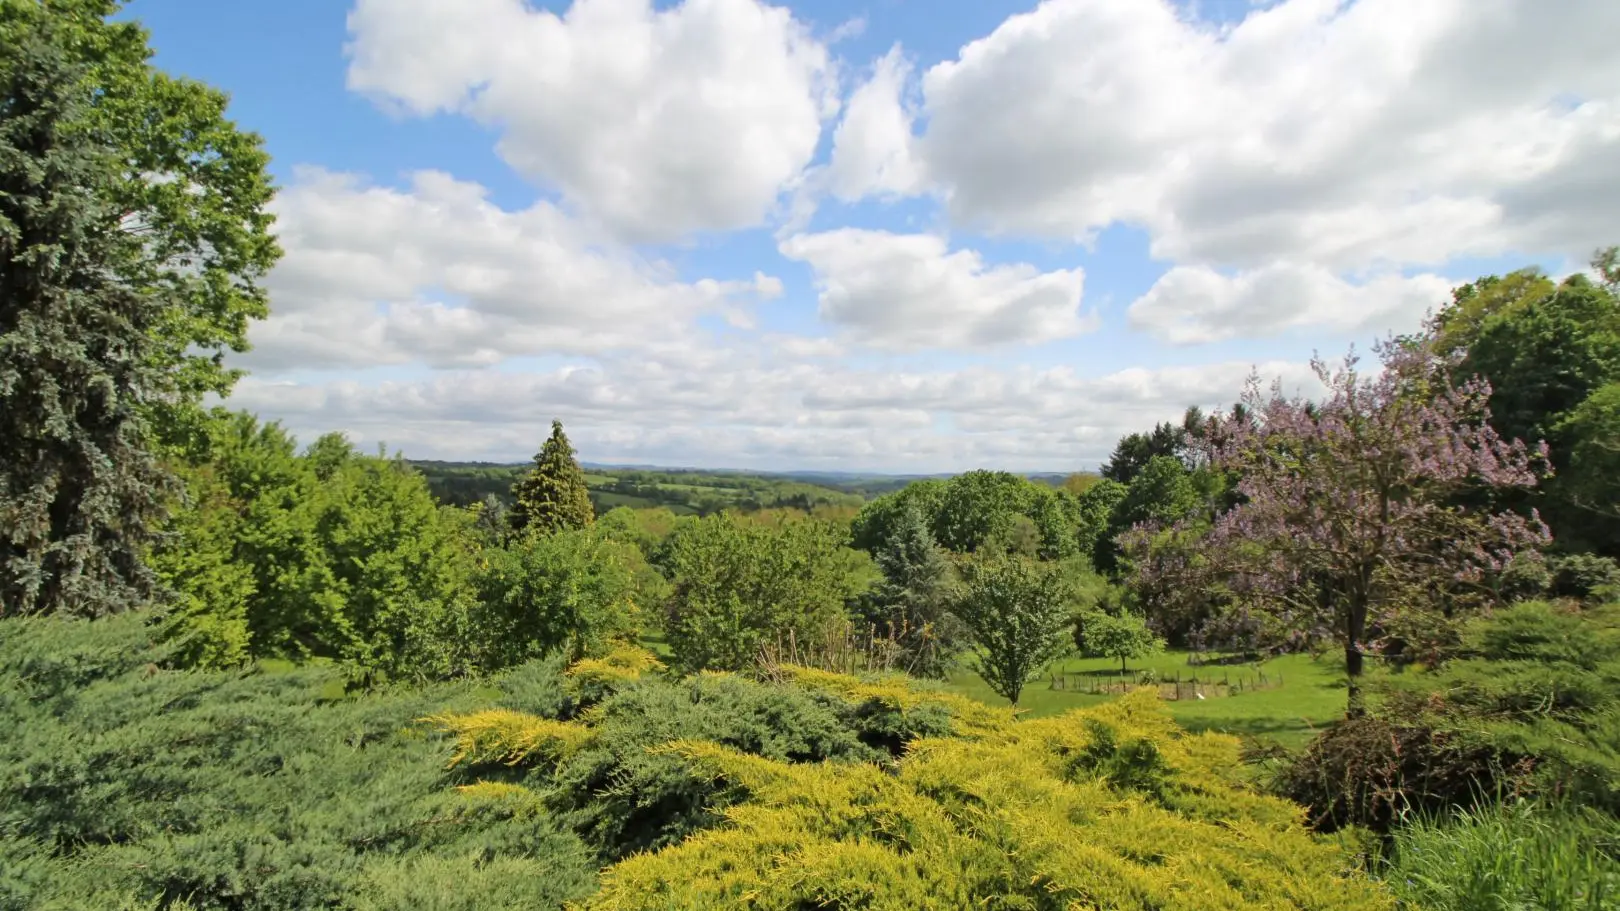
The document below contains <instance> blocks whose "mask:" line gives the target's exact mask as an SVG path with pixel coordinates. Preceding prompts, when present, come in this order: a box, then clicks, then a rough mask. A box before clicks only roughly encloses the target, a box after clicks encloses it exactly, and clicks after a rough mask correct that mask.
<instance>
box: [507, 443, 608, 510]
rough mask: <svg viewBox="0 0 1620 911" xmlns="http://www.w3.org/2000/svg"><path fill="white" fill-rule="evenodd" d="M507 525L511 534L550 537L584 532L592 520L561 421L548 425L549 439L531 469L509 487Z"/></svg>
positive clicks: (580, 471)
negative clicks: (577, 530) (569, 531)
mask: <svg viewBox="0 0 1620 911" xmlns="http://www.w3.org/2000/svg"><path fill="white" fill-rule="evenodd" d="M512 501H513V502H512V509H511V511H510V512H508V513H507V521H508V522H509V523H510V524H511V526H512V530H513V531H514V532H518V533H522V532H525V531H529V530H533V531H536V532H539V533H541V534H551V533H553V532H558V531H562V530H563V529H567V528H584V527H585V526H587V525H590V524H591V523H592V522H594V521H595V520H596V513H595V511H594V510H593V509H592V508H591V498H590V495H589V494H588V492H587V491H586V488H585V472H584V470H583V469H581V468H580V467H579V462H578V461H576V460H575V459H574V447H573V445H572V444H571V443H569V442H568V435H567V434H565V433H563V426H562V422H561V421H552V422H551V438H550V439H548V440H546V442H545V444H544V445H542V446H541V447H540V451H539V452H538V453H536V454H535V457H534V467H533V468H531V469H530V470H529V473H528V474H527V475H525V476H524V477H523V478H522V479H521V480H519V481H518V482H517V483H516V484H513V485H512Z"/></svg>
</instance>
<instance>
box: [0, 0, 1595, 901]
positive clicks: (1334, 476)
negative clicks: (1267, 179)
mask: <svg viewBox="0 0 1620 911" xmlns="http://www.w3.org/2000/svg"><path fill="white" fill-rule="evenodd" d="M118 7H119V4H117V3H115V2H112V0H52V2H49V3H43V2H37V0H0V730H3V731H5V732H6V736H3V737H0V911H10V909H18V911H21V909H80V908H96V909H143V911H159V909H162V911H182V909H194V911H201V909H251V911H272V909H309V908H333V909H356V911H381V909H400V911H403V909H431V911H451V909H517V908H524V909H534V908H542V909H543V908H572V909H581V911H583V909H603V911H606V909H642V908H645V909H655V908H656V909H673V908H680V909H706V908H715V909H720V908H753V909H762V911H763V909H780V911H795V909H804V908H834V909H855V908H863V909H914V908H924V909H926V908H938V909H961V908H966V907H985V908H1006V909H1060V908H1061V909H1109V911H1113V909H1120V911H1125V909H1130V911H1148V909H1156V911H1171V909H1175V911H1206V909H1211V911H1212V909H1255V908H1258V909H1278V911H1281V909H1313V911H1350V909H1357V911H1360V909H1366V911H1373V909H1397V908H1402V909H1407V908H1410V909H1419V908H1421V909H1432V911H1491V909H1500V911H1509V909H1557V911H1595V909H1601V908H1613V907H1617V906H1620V562H1617V561H1620V543H1617V542H1620V535H1617V532H1620V251H1617V249H1616V248H1613V247H1611V248H1607V249H1604V250H1600V251H1598V252H1597V253H1596V254H1595V255H1594V257H1593V260H1592V263H1591V268H1590V271H1589V272H1583V273H1578V274H1574V275H1571V276H1569V277H1567V278H1564V279H1561V280H1554V279H1553V278H1551V277H1549V276H1547V275H1545V274H1543V273H1542V272H1540V271H1538V270H1536V269H1525V270H1522V271H1518V272H1513V273H1510V274H1507V275H1499V276H1485V277H1482V278H1480V279H1478V280H1477V281H1474V282H1471V283H1469V284H1465V285H1462V286H1460V287H1457V288H1456V289H1455V290H1454V291H1453V294H1452V299H1451V301H1450V302H1448V303H1446V304H1445V306H1443V307H1440V308H1439V309H1438V310H1437V311H1436V312H1435V313H1434V314H1433V315H1432V317H1431V318H1430V319H1429V320H1428V321H1427V322H1426V323H1425V325H1424V326H1423V328H1422V329H1421V330H1420V331H1418V332H1416V333H1413V334H1411V335H1407V336H1398V337H1392V338H1388V339H1386V340H1385V341H1383V342H1382V343H1380V344H1379V345H1378V346H1376V347H1375V349H1374V350H1373V351H1372V352H1371V357H1370V358H1360V357H1358V356H1357V355H1355V354H1354V353H1352V354H1351V355H1349V356H1346V357H1343V358H1340V359H1336V360H1329V359H1320V358H1319V359H1318V360H1317V361H1315V368H1316V372H1317V375H1318V377H1319V379H1320V380H1321V383H1322V388H1323V389H1324V390H1325V391H1324V392H1323V393H1322V394H1320V395H1317V396H1314V397H1312V398H1303V397H1299V396H1296V395H1292V394H1288V393H1286V392H1285V391H1284V390H1283V389H1282V388H1281V387H1279V386H1268V385H1266V384H1265V383H1263V382H1262V381H1261V380H1260V379H1259V378H1256V379H1255V380H1253V381H1251V383H1250V384H1249V385H1248V387H1247V388H1245V389H1241V390H1238V389H1234V390H1232V396H1233V399H1232V404H1231V405H1230V406H1228V407H1226V408H1223V409H1220V410H1218V411H1213V412H1206V411H1203V410H1200V409H1197V408H1193V409H1189V410H1188V411H1187V412H1186V414H1185V415H1184V417H1183V419H1182V420H1180V421H1179V422H1167V423H1161V424H1159V425H1157V426H1155V427H1152V428H1143V430H1142V431H1141V432H1139V433H1132V434H1129V435H1127V436H1126V437H1124V438H1123V439H1121V440H1120V441H1119V443H1118V445H1117V447H1116V448H1115V449H1114V451H1113V454H1112V456H1111V457H1110V458H1109V459H1108V461H1107V462H1106V463H1105V464H1104V465H1103V466H1102V468H1101V470H1100V471H1099V472H1095V473H1091V472H1076V473H1074V474H1073V475H1070V476H1068V477H1053V478H1047V477H1038V478H1030V477H1025V476H1021V475H1018V474H1013V473H1009V472H1004V471H994V470H978V471H970V472H967V473H964V474H960V475H955V476H950V477H930V478H917V479H898V480H895V479H890V480H884V479H874V478H865V477H850V478H837V477H832V476H815V477H804V476H789V475H782V476H764V475H745V474H741V473H724V472H710V473H701V472H691V471H685V472H679V471H673V470H655V469H639V468H638V469H626V468H611V469H610V468H603V467H601V466H594V465H593V466H592V467H591V468H590V469H589V470H587V468H586V467H584V466H582V464H581V462H580V454H579V453H576V451H575V449H574V446H573V445H572V443H571V442H570V440H569V438H568V435H567V433H566V430H565V428H564V427H563V425H562V424H561V423H560V422H554V423H553V425H552V429H551V434H550V436H549V437H548V438H547V439H545V440H543V441H539V446H538V451H537V453H536V455H535V457H534V460H533V462H532V463H531V464H528V465H526V466H521V467H520V468H516V469H514V468H511V467H502V466H490V465H479V464H472V463H411V462H407V461H406V460H405V459H404V458H403V457H401V456H398V455H388V454H386V453H378V454H367V453H365V452H361V451H359V450H357V449H356V447H355V446H353V445H352V444H351V443H350V442H349V441H348V440H347V439H346V438H345V437H343V436H342V435H340V434H329V435H325V436H321V437H319V438H318V439H314V440H309V441H302V442H301V441H298V440H295V439H294V438H293V437H292V436H291V435H290V434H289V433H288V432H287V430H286V429H285V428H283V427H282V426H281V425H279V424H277V423H275V422H273V421H265V420H261V419H260V418H259V417H257V416H255V415H253V414H249V413H244V412H240V411H234V410H231V409H229V408H228V407H222V406H217V405H212V406H211V405H208V404H206V403H207V402H210V401H215V399H214V398H211V396H213V397H223V396H226V395H228V393H229V392H230V390H231V388H232V385H233V384H234V383H235V381H236V380H237V379H238V378H239V375H238V373H237V372H236V371H234V370H232V369H229V368H228V367H226V366H225V361H224V359H223V356H224V354H225V353H226V352H229V351H240V350H243V349H244V348H245V347H246V344H247V340H246V332H247V328H248V326H249V325H250V323H251V322H252V321H254V320H256V319H261V318H263V317H264V316H265V315H266V314H267V313H268V307H269V301H268V298H267V295H266V292H265V291H264V287H263V279H264V276H265V275H266V274H267V273H268V272H269V270H270V269H271V268H272V267H273V265H274V264H275V262H276V261H277V258H278V256H279V250H278V247H277V244H276V241H275V237H274V234H273V231H272V227H273V225H272V220H271V218H270V216H269V215H268V214H267V210H266V206H267V205H268V204H269V202H270V201H271V199H272V197H273V194H274V189H273V186H272V183H271V180H270V178H269V176H268V173H267V170H266V168H267V163H268V158H267V156H266V154H265V152H264V151H263V147H262V141H261V139H260V138H259V137H257V136H255V135H253V134H251V133H248V132H245V131H242V130H240V129H238V128H237V127H236V126H235V125H234V124H233V123H232V122H231V120H230V119H229V118H228V117H227V114H226V100H225V98H224V96H223V95H222V94H221V93H220V92H218V91H217V90H215V89H213V88H211V87H209V86H207V85H203V84H200V83H197V82H192V81H188V80H182V79H176V78H172V77H170V76H168V75H166V74H165V73H163V72H162V71H160V70H158V69H156V68H154V67H153V66H151V64H150V62H149V57H150V49H149V47H148V43H147V36H146V34H145V32H144V31H143V30H142V29H141V27H140V26H139V25H138V24H136V23H130V22H119V21H114V20H112V19H109V16H111V15H112V14H114V13H115V12H117V11H118ZM154 175H161V179H160V178H158V177H154ZM226 401H227V404H228V399H227V400H226Z"/></svg>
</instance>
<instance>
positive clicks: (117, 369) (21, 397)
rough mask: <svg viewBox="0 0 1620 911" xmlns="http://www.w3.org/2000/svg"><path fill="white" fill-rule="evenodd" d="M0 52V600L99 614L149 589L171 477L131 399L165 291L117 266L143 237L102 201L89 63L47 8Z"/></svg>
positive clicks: (141, 385) (4, 606)
mask: <svg viewBox="0 0 1620 911" xmlns="http://www.w3.org/2000/svg"><path fill="white" fill-rule="evenodd" d="M5 24H6V25H7V26H8V27H7V28H6V29H4V32H5V34H6V35H7V37H8V39H11V40H8V43H9V44H10V46H9V47H7V48H5V51H4V54H3V56H0V93H3V94H0V615H7V614H34V613H71V614H81V615H92V616H93V615H100V614H106V613H111V612H115V611H118V610H122V609H124V608H128V607H132V606H135V605H137V604H139V603H141V602H142V601H143V600H145V599H146V598H147V597H148V596H149V595H150V593H151V592H152V590H153V583H152V577H151V574H150V573H149V572H148V570H147V569H146V568H145V567H144V566H143V564H142V561H141V554H142V552H143V549H144V547H145V545H146V543H147V542H148V540H149V539H150V529H151V523H152V522H153V521H154V520H155V519H156V518H157V516H158V512H159V509H160V508H161V503H162V501H163V498H164V496H165V493H166V488H167V487H168V484H169V482H168V479H167V477H166V475H165V474H164V472H162V471H161V470H160V469H159V468H158V467H157V464H156V461H155V459H154V458H153V456H152V455H151V453H150V452H149V450H148V446H147V443H148V434H147V432H146V428H145V427H144V425H143V423H142V420H141V418H140V411H141V409H142V406H143V405H145V404H146V403H149V402H152V401H155V400H159V399H161V398H163V397H164V395H165V391H166V390H167V389H168V386H169V384H168V383H167V378H166V376H165V374H164V373H162V372H161V371H160V370H159V369H157V368H154V367H153V366H151V365H152V364H153V363H154V362H155V360H156V359H155V358H154V357H153V348H152V345H153V341H152V338H153V330H154V327H155V326H156V325H157V323H158V321H159V319H160V318H161V316H162V314H163V312H164V306H165V301H164V300H163V299H161V298H159V297H158V296H157V295H156V294H153V293H150V292H143V291H140V290H137V289H135V288H132V287H130V286H129V285H127V284H125V283H122V282H120V281H119V280H117V279H116V278H115V277H114V271H113V269H114V266H115V265H116V264H117V263H119V262H124V261H127V260H128V258H129V257H130V256H132V255H136V254H137V253H138V249H139V248H138V247H137V246H134V245H137V244H138V243H139V239H138V238H136V237H135V236H133V235H132V234H130V233H128V232H125V231H124V230H122V228H121V225H120V221H119V215H120V213H119V212H117V211H114V210H112V209H111V208H109V207H108V206H107V205H105V204H104V203H102V202H99V201H98V199H99V198H103V197H102V196H101V193H100V191H101V190H103V189H104V188H105V187H106V186H107V185H108V183H109V182H110V181H112V180H115V179H116V175H117V170H116V169H117V167H118V162H117V161H116V159H115V158H114V156H112V155H110V154H109V153H108V150H109V149H110V147H111V144H110V142H109V141H108V140H107V138H106V137H105V136H104V135H102V134H101V133H99V132H98V130H97V128H96V127H95V121H94V120H93V119H92V118H90V117H88V116H87V111H88V101H89V98H90V92H89V87H88V83H87V82H86V81H85V79H84V78H83V77H84V73H83V72H82V71H81V70H80V69H79V68H76V67H74V66H72V65H70V63H69V62H68V61H67V60H66V59H65V58H64V54H63V51H62V48H61V46H60V42H57V41H54V40H53V34H52V32H51V25H50V20H49V19H48V18H44V19H42V20H40V21H39V23H38V24H37V25H36V26H35V27H32V28H17V27H16V26H17V25H18V23H17V22H15V21H12V22H7V23H5Z"/></svg>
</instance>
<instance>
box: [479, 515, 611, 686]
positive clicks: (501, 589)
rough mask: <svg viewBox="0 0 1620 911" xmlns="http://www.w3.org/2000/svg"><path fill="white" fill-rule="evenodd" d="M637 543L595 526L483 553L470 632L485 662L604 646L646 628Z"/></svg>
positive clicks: (500, 664) (575, 654) (524, 538)
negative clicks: (637, 577) (639, 602)
mask: <svg viewBox="0 0 1620 911" xmlns="http://www.w3.org/2000/svg"><path fill="white" fill-rule="evenodd" d="M638 557H639V554H638V553H636V551H635V548H634V546H633V545H629V544H619V543H617V542H614V541H611V540H608V539H607V538H605V537H603V536H602V535H600V534H598V533H597V532H595V531H594V530H592V529H579V530H572V531H560V532H556V533H554V534H548V535H541V534H527V535H521V536H518V537H517V538H516V539H515V540H513V541H512V542H511V543H510V544H509V545H508V546H507V547H505V548H490V549H487V550H484V551H483V552H482V553H481V554H480V558H481V560H480V564H479V567H478V569H477V570H476V571H475V573H474V576H473V586H474V589H475V590H476V591H477V606H476V607H474V608H473V609H472V611H471V622H470V624H469V635H470V637H472V638H473V639H474V640H475V641H476V646H475V648H476V653H477V658H478V664H479V665H480V666H482V667H483V668H485V669H498V668H505V667H512V666H514V665H517V664H522V663H523V662H525V661H529V660H531V659H534V658H540V657H544V656H545V655H548V654H550V653H552V652H554V651H561V652H563V653H565V654H566V655H567V656H568V657H569V659H570V660H572V659H577V658H580V657H582V656H584V655H586V654H590V653H596V652H601V651H603V650H605V649H607V648H609V647H610V645H611V643H612V642H613V641H614V640H617V639H623V638H626V637H630V636H633V635H634V634H635V632H636V631H637V630H638V629H639V628H640V623H639V616H640V608H639V606H638V605H637V604H636V603H635V599H634V594H635V589H636V581H635V576H634V571H635V570H634V564H635V562H636V559H637V558H638Z"/></svg>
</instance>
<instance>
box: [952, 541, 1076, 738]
mask: <svg viewBox="0 0 1620 911" xmlns="http://www.w3.org/2000/svg"><path fill="white" fill-rule="evenodd" d="M960 571H961V575H962V581H961V583H960V585H959V586H958V587H957V589H956V591H955V594H954V597H953V598H952V601H951V612H952V613H954V614H955V615H956V616H957V617H958V618H959V619H960V620H961V621H962V623H963V624H964V625H965V626H966V627H967V628H968V631H969V633H970V634H971V635H972V637H973V639H974V641H975V642H976V643H978V646H979V649H980V654H978V655H977V656H976V657H975V658H974V660H973V670H974V671H975V672H976V673H977V674H978V675H979V676H980V677H982V678H984V682H985V683H987V684H989V686H990V688H991V689H992V690H994V691H996V693H998V694H1000V695H1001V696H1002V697H1003V698H1005V699H1006V700H1007V701H1008V702H1011V703H1012V704H1013V705H1015V706H1016V705H1017V704H1018V697H1019V695H1020V694H1021V693H1023V691H1024V684H1026V683H1028V682H1029V681H1031V680H1033V679H1034V678H1035V676H1036V675H1037V674H1039V673H1040V672H1041V669H1042V668H1044V667H1046V665H1048V664H1050V663H1051V662H1052V661H1053V660H1055V659H1057V658H1059V657H1061V656H1062V655H1063V653H1064V652H1065V651H1067V650H1068V648H1069V642H1068V636H1067V635H1066V632H1067V630H1068V627H1069V623H1070V620H1071V617H1072V615H1073V601H1074V597H1073V593H1072V591H1071V590H1070V587H1069V583H1068V581H1067V579H1066V577H1065V573H1064V571H1063V568H1062V566H1061V564H1055V563H1046V562H1042V561H1038V560H1033V559H1030V558H1028V557H1019V556H987V557H983V558H978V559H970V560H964V561H962V564H961V570H960Z"/></svg>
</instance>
